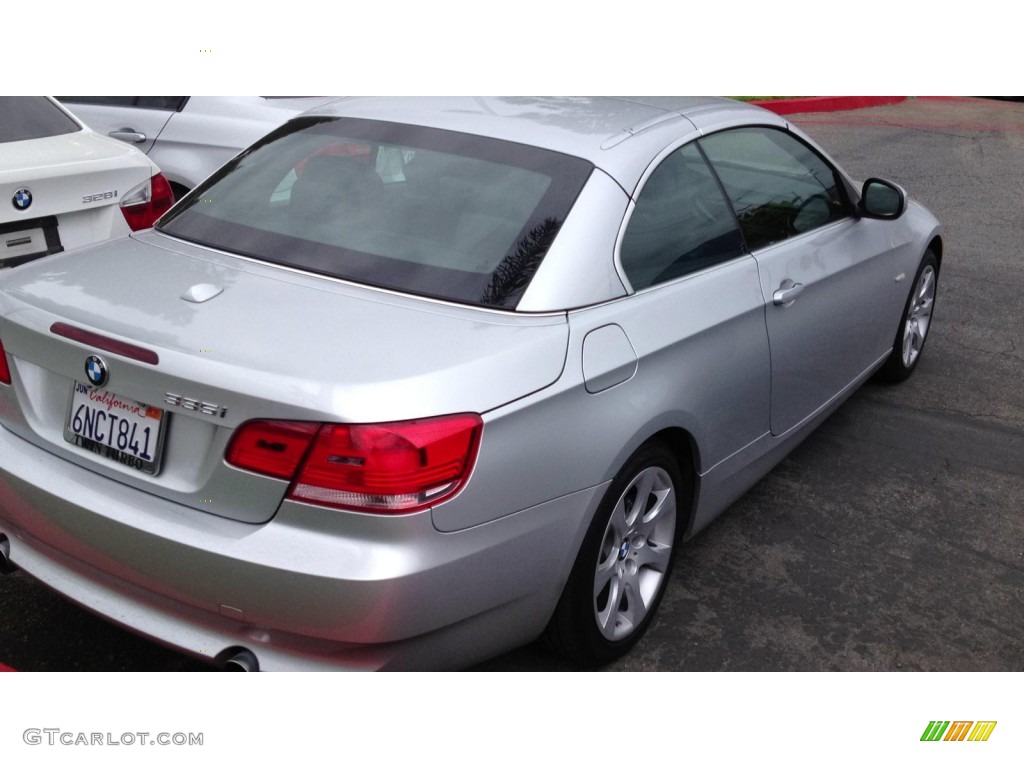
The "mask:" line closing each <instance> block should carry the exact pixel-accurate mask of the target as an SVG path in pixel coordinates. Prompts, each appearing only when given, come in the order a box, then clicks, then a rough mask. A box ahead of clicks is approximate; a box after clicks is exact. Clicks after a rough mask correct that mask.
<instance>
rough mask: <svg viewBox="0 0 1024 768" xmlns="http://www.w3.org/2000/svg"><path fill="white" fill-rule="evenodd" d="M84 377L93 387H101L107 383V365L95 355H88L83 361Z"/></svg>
mask: <svg viewBox="0 0 1024 768" xmlns="http://www.w3.org/2000/svg"><path fill="white" fill-rule="evenodd" d="M85 377H86V378H87V379H89V383H90V384H92V385H93V386H94V387H102V386H103V385H104V384H106V383H107V364H106V363H104V362H103V359H102V358H101V357H98V356H97V355H89V357H87V358H86V359H85Z"/></svg>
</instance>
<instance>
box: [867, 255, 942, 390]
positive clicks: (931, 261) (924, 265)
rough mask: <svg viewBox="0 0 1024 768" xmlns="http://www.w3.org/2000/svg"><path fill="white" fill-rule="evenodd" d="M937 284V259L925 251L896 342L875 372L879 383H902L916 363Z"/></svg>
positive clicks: (929, 318) (922, 349) (930, 321)
mask: <svg viewBox="0 0 1024 768" xmlns="http://www.w3.org/2000/svg"><path fill="white" fill-rule="evenodd" d="M938 280H939V262H938V259H936V258H935V254H934V253H932V252H931V251H930V250H929V251H925V254H924V258H922V259H921V265H920V266H919V267H918V268H917V274H916V275H914V283H913V288H912V289H911V291H910V295H909V296H908V297H907V303H906V305H905V306H904V307H903V314H902V315H901V320H900V324H899V327H898V328H897V329H896V338H895V339H894V340H893V343H892V353H891V354H890V355H889V359H888V360H886V361H885V365H883V366H882V368H881V369H880V370H879V371H878V378H880V379H881V380H882V381H890V382H897V381H903V380H905V379H907V378H909V376H910V374H912V373H913V372H914V369H915V368H916V367H917V364H918V362H920V360H921V353H922V352H924V344H925V342H926V341H927V340H928V331H929V329H930V328H931V325H932V314H933V312H934V311H935V295H936V290H937V288H938Z"/></svg>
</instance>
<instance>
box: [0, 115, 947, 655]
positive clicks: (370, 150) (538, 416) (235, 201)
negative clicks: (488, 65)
mask: <svg viewBox="0 0 1024 768" xmlns="http://www.w3.org/2000/svg"><path fill="white" fill-rule="evenodd" d="M942 256H943V242H942V238H941V227H940V225H939V223H938V222H937V221H936V219H935V218H934V217H933V216H932V215H931V214H930V213H929V212H928V211H927V210H925V208H923V207H922V206H920V205H919V204H917V203H915V202H913V201H911V200H909V199H908V197H907V196H906V194H905V192H904V191H903V190H902V189H901V188H900V187H899V186H897V185H896V184H894V183H892V182H889V181H885V180H882V179H877V178H871V179H868V180H867V181H865V182H864V183H863V184H856V183H854V182H853V181H852V180H851V179H850V178H849V177H848V176H847V175H846V174H845V173H844V172H843V171H842V170H841V169H840V168H839V167H838V166H837V165H836V164H835V162H833V161H832V160H831V159H830V158H829V157H828V155H827V154H825V152H824V151H823V150H822V149H821V148H819V147H818V146H816V145H815V143H814V142H813V141H811V140H810V139H809V138H808V137H807V136H805V135H803V134H802V133H801V132H800V131H799V130H798V129H797V128H795V127H794V126H792V125H791V124H789V123H788V122H786V121H785V120H784V119H782V118H780V117H778V116H775V115H773V114H771V113H769V112H766V111H763V110H761V109H759V108H756V107H752V106H747V105H743V104H740V103H736V102H731V101H724V100H719V99H709V98H699V99H698V98H693V99H686V98H578V99H546V98H542V99H527V98H501V99H494V98H486V99H485V98H481V99H469V98H466V99H426V98H421V99H411V100H393V99H391V100H389V99H363V98H356V99H347V100H342V101H338V102H333V103H331V104H329V105H327V106H325V107H321V108H319V109H317V110H316V111H314V112H310V113H306V114H304V115H302V116H299V117H297V118H295V119H293V120H291V121H290V122H288V123H286V124H285V125H284V126H282V127H281V128H279V129H277V130H275V131H274V132H273V133H271V134H270V135H268V136H267V137H265V138H264V139H262V140H261V141H259V142H258V143H256V144H255V145H253V146H252V147H250V148H249V149H247V150H245V151H244V152H242V153H241V154H240V155H238V156H237V157H236V158H234V159H233V160H232V161H231V162H229V163H228V164H227V165H225V166H224V167H223V168H221V169H220V170H219V171H218V172H217V173H215V174H214V175H213V176H212V177H211V178H210V179H208V180H207V181H206V182H204V183H203V184H201V185H200V186H199V187H197V188H196V189H195V190H193V191H192V192H191V193H190V194H189V195H188V196H187V197H185V198H184V199H183V200H181V201H180V202H179V203H178V204H177V205H176V206H175V207H174V208H173V209H171V211H169V212H168V213H167V214H165V215H164V216H163V218H162V219H161V220H160V221H159V222H158V223H157V225H156V227H155V228H153V229H151V230H147V231H144V232H140V233H135V234H133V235H131V236H129V237H125V238H122V239H120V240H116V241H113V242H109V243H106V244H103V245H99V246H95V247H91V248H87V249H83V250H79V251H76V252H74V253H73V254H69V255H65V254H60V255H56V256H51V257H48V258H46V259H43V260H40V261H38V262H36V263H33V264H29V265H26V266H23V267H19V268H18V269H17V270H12V271H9V272H7V273H6V274H4V275H3V276H2V277H0V569H2V570H10V569H13V568H15V567H21V568H23V569H25V571H27V572H28V573H30V574H32V575H33V576H35V577H36V578H38V579H39V580H41V581H42V582H44V583H46V584H48V585H50V586H51V587H53V588H54V589H56V590H58V591H59V592H61V593H63V594H64V595H66V596H67V597H68V598H70V599H72V600H74V601H76V602H78V603H80V604H82V605H84V606H86V607H88V608H89V609H91V610H93V611H95V612H97V613H99V614H100V615H103V616H105V617H107V618H109V619H110V620H112V621H114V622H117V623H119V624H121V625H124V626H126V627H128V628H130V629H131V630H133V631H136V632H139V633H141V634H143V635H146V636H149V637H151V638H154V639H156V640H158V641H160V642H162V643H165V644H168V645H170V646H173V647H175V648H178V649H180V650H182V651H184V652H187V653H190V654H193V655H196V656H199V657H203V658H206V659H208V660H210V661H211V662H213V663H215V664H218V665H220V666H223V667H226V668H229V669H234V670H282V669H318V668H320V669H424V668H428V669H435V668H452V667H456V668H457V667H464V666H467V665H470V664H472V663H474V662H477V661H479V660H482V659H485V658H487V657H490V656H493V655H495V654H498V653H500V652H502V651H504V650H507V649H510V648H513V647H516V646H518V645H521V644H524V643H527V642H530V641H533V640H535V639H537V638H541V637H543V638H544V639H545V640H546V641H547V642H548V644H549V645H550V646H551V647H553V648H554V649H555V650H557V651H558V652H560V653H562V654H564V655H566V656H567V657H568V658H569V659H570V660H572V661H573V662H575V663H576V664H578V665H579V666H581V667H595V666H600V665H603V664H606V663H608V662H609V661H611V660H612V659H614V658H616V657H618V656H620V655H622V654H624V653H626V652H627V651H628V650H629V649H630V648H631V647H632V646H633V644H634V643H636V642H637V640H638V639H639V638H640V637H641V636H642V635H643V633H644V631H645V629H646V628H647V626H648V625H649V624H650V623H651V621H652V619H653V617H654V615H655V612H656V610H657V607H658V602H659V600H660V598H661V596H662V594H663V593H664V591H665V586H666V583H667V582H668V580H669V578H670V575H671V571H672V564H673V561H674V560H675V559H676V558H677V557H678V556H681V555H680V549H681V546H682V543H683V542H684V541H685V540H686V539H688V538H689V537H692V536H694V535H695V534H696V533H697V532H699V531H700V530H701V529H702V528H704V527H705V526H706V525H707V524H708V523H709V522H710V521H711V520H712V519H714V518H715V516H716V515H718V514H719V513H720V512H722V511H723V510H724V509H726V508H727V507H728V506H729V505H730V504H731V503H732V502H733V501H734V500H735V499H737V498H738V497H739V496H740V495H741V494H743V493H744V491H745V490H746V489H748V488H749V487H750V486H751V485H752V484H753V483H754V482H755V481H756V480H757V479H758V478H760V477H761V476H762V475H764V474H765V473H766V472H768V471H769V470H770V469H771V467H772V466H773V465H775V464H776V463H777V462H778V461H780V460H781V459H782V457H783V456H785V455H786V453H787V452H788V451H790V450H791V449H792V448H793V447H794V446H796V445H797V443H799V441H800V440H801V439H803V438H804V437H805V436H807V434H808V433H809V432H810V431H811V430H812V429H814V427H815V426H816V425H818V424H819V423H820V422H821V421H822V420H823V419H824V418H825V417H826V416H827V415H828V414H829V413H830V412H831V411H832V410H834V409H835V408H836V407H837V406H838V405H839V404H840V403H841V402H842V401H843V400H844V399H845V398H846V397H847V396H848V395H850V393H851V392H853V391H854V390H855V389H856V388H857V387H858V386H860V384H861V383H863V382H864V381H865V380H866V379H868V378H869V377H871V376H880V377H884V378H886V379H889V380H901V379H904V378H906V377H907V376H909V375H910V374H911V373H912V372H913V370H914V368H915V367H916V366H917V365H918V363H919V361H920V359H921V353H922V350H923V347H924V343H925V339H926V338H927V333H928V329H929V325H930V323H931V318H932V313H933V309H934V301H935V296H936V284H937V278H938V275H939V271H940V267H941V263H942ZM683 556H685V550H683Z"/></svg>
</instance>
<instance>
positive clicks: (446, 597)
mask: <svg viewBox="0 0 1024 768" xmlns="http://www.w3.org/2000/svg"><path fill="white" fill-rule="evenodd" d="M603 489H604V488H603V486H598V487H595V488H591V489H588V490H585V491H580V492H577V493H574V494H570V495H568V496H564V497H562V498H560V499H556V500H553V501H550V502H547V503H545V504H541V505H538V506H536V507H532V508H531V509H528V510H524V511H522V512H519V513H516V514H513V515H508V516H506V517H503V518H501V519H499V520H496V521H494V522H492V523H488V524H486V525H480V526H476V527H474V528H470V529H467V530H464V531H460V532H458V533H440V532H438V531H437V530H436V529H435V528H434V526H433V524H432V521H431V516H430V513H429V512H424V513H419V514H414V515H407V516H401V517H393V518H388V517H383V516H376V515H361V514H355V513H342V512H337V511H333V510H325V509H321V508H318V507H313V506H307V505H301V504H294V503H287V502H286V503H285V504H284V505H283V506H282V508H281V509H280V511H279V512H278V514H277V515H276V516H275V517H274V518H273V519H272V520H271V521H269V522H267V523H264V524H261V525H250V524H246V523H239V522H236V521H232V520H227V519H224V518H220V517H217V516H216V515H213V514H207V513H203V512H200V511H197V510H194V509H191V508H188V507H184V506H181V505H177V504H174V503H172V502H168V501H165V500H163V499H160V498H157V497H155V496H152V495H150V494H147V493H144V492H142V491H138V490H136V489H133V488H130V487H127V486H124V485H122V484H120V483H117V482H115V481H112V480H109V479H107V478H104V477H101V476H99V475H96V474H94V473H92V472H89V471H88V470H85V469H83V468H80V467H78V466H75V465H73V464H70V463H68V462H66V461H64V460H62V459H59V458H57V457H56V456H53V455H51V454H49V453H47V452H46V451H44V450H41V449H39V448H37V447H35V446H34V445H32V444H30V443H28V442H26V441H24V440H23V439H21V438H19V437H17V436H16V435H14V434H12V433H11V432H9V431H7V430H5V429H2V428H0V533H2V534H4V535H6V536H7V537H8V538H9V539H10V548H11V551H10V556H11V559H12V560H13V561H14V562H15V563H17V564H18V565H19V566H21V567H22V568H23V569H24V570H25V571H27V572H28V573H30V574H32V575H33V576H35V577H36V578H38V579H39V580H40V581H42V582H44V583H45V584H47V585H49V586H51V587H52V588H54V589H56V590H57V591H59V592H61V593H63V594H64V595H66V596H67V597H69V598H71V599H72V600H74V601H75V602H78V603H80V604H81V605H83V606H85V607H86V608H88V609H90V610H92V611H95V612H96V613H98V614H100V615H102V616H104V617H106V618H108V619H110V620H112V621H114V622H116V623H118V624H121V625H123V626H125V627H127V628H129V629H131V630H133V631H135V632H138V633H140V634H143V635H146V636H149V637H151V638H154V639H156V640H158V641H160V642H162V643H164V644H167V645H170V646H172V647H174V648H177V649H179V650H182V651H185V652H188V653H191V654H193V655H196V656H200V657H205V658H207V659H211V660H213V659H216V658H218V657H219V656H220V654H222V652H223V651H224V650H225V649H227V648H232V647H238V646H241V647H245V648H248V649H249V650H251V651H252V652H253V653H255V654H256V656H257V658H258V659H259V662H260V667H261V668H262V669H267V670H271V669H298V668H303V669H311V668H318V667H323V668H335V669H339V668H341V669H386V668H400V669H414V668H437V667H458V666H465V665H467V664H471V663H473V662H475V661H478V660H481V659H484V658H487V657H488V656H491V655H494V654H496V653H500V652H502V651H503V650H506V649H508V648H512V647H515V646H517V645H519V644H522V643H524V642H528V641H529V640H531V639H533V638H534V637H536V636H537V635H538V634H539V633H540V631H541V630H542V629H543V627H544V624H545V623H546V621H547V618H548V617H549V616H550V614H551V612H552V610H553V609H554V606H555V603H556V602H557V599H558V596H559V593H560V591H561V587H562V584H563V583H564V580H565V578H566V577H567V575H568V572H569V569H570V568H571V567H572V561H573V558H574V556H575V552H576V550H577V548H578V544H579V540H580V538H581V537H582V532H583V529H584V527H585V522H586V521H587V520H589V517H590V514H591V513H592V511H593V509H594V507H595V506H596V504H597V503H598V502H599V500H600V497H601V493H602V492H603Z"/></svg>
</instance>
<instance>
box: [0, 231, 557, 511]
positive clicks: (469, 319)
mask: <svg viewBox="0 0 1024 768" xmlns="http://www.w3.org/2000/svg"><path fill="white" fill-rule="evenodd" d="M196 286H213V288H196ZM0 288H2V292H0V340H2V342H3V344H4V347H5V348H6V352H7V355H8V359H9V360H10V362H11V367H12V369H13V373H14V379H15V381H14V387H13V390H14V393H15V394H16V397H17V400H16V402H12V401H11V397H10V396H11V394H12V393H11V392H9V391H5V392H4V393H2V396H3V397H7V398H8V402H6V403H0V406H2V408H0V423H3V424H4V425H5V426H6V427H8V428H9V429H11V430H12V431H14V432H16V433H18V434H20V435H21V436H22V437H25V438H26V439H28V440H30V441H32V442H34V443H35V444H37V445H40V446H42V447H45V448H47V449H48V450H51V451H54V452H56V453H59V454H61V455H64V456H66V457H67V458H68V459H69V460H72V461H75V462H77V463H79V464H83V465H86V466H89V467H90V468H92V469H94V470H95V471H97V472H100V473H102V474H105V475H107V476H110V477H115V478H116V479H118V480H120V481H122V482H126V483H129V484H131V485H133V486H136V487H140V488H144V489H146V490H148V491H150V492H152V493H156V494H158V495H161V496H164V497H165V498H170V499H173V500H176V501H178V502H180V503H185V504H189V505H190V506H193V507H195V508H197V509H203V510H204V511H208V512H212V513H215V514H220V515H222V516H225V517H231V518H233V519H239V520H245V521H249V522H262V521H264V520H267V519H269V518H270V517H271V516H272V515H273V513H274V511H275V510H276V508H277V506H278V505H279V503H280V501H281V499H282V498H283V494H284V493H285V491H286V490H287V485H288V484H287V482H285V481H280V480H273V479H270V478H263V477H257V476H255V475H252V474H250V473H247V472H242V471H240V470H236V469H233V468H231V467H228V466H227V465H226V464H224V462H223V461H222V458H223V455H224V449H225V448H226V446H227V443H228V441H229V439H230V437H231V434H232V432H233V430H234V428H235V427H237V426H238V425H239V424H241V423H243V422H245V421H248V420H250V419H301V420H312V421H339V422H351V423H367V422H381V421H397V420H403V419H411V418H421V417H426V416H433V415H440V414H445V413H457V412H476V413H484V412H486V411H488V410H491V409H493V408H496V407H498V406H500V405H503V404H504V403H507V402H509V401H511V400H515V399H517V398H520V397H523V396H525V395H527V394H529V393H531V392H534V391H536V390H539V389H542V388H544V387H546V386H548V385H549V384H551V383H553V382H554V381H555V380H556V379H557V378H558V376H559V375H560V374H561V371H562V367H563V364H564V361H565V353H566V347H567V341H568V328H567V324H566V321H565V317H564V315H554V316H516V315H511V314H508V313H497V312H488V311H484V310H477V309H472V308H463V307H458V306H451V305H445V304H441V303H438V302H430V301H425V300H420V299H416V298H413V297H407V296H401V295H396V294H391V293H387V292H382V291H375V290H372V289H367V288H362V287H359V286H352V285H347V284H344V283H341V282H339V281H334V280H329V279H324V278H320V277H317V276H313V275H309V274H305V273H302V272H298V271H295V270H288V269H282V268H278V267H273V266H270V265H267V264H263V263H260V262H255V261H251V260H248V259H243V258H237V257H233V256H230V255H227V254H223V253H219V252H215V251H211V250H208V249H204V248H200V247H197V246H192V245H189V244H186V243H183V242H181V241H178V240H175V239H173V238H170V237H167V236H165V235H161V234H159V233H155V232H147V233H142V234H140V235H134V236H132V237H130V238H124V239H122V240H118V241H114V242H111V243H106V244H103V245H100V246H95V247H92V248H87V249H84V250H81V251H79V252H77V253H76V254H74V255H73V256H72V257H70V258H67V257H64V256H57V257H51V258H50V259H47V260H46V261H45V262H39V263H36V264H31V265H27V266H26V267H23V268H21V269H19V270H16V271H15V272H13V273H9V274H8V275H5V276H4V277H3V279H2V280H0ZM218 289H220V292H219V293H217V294H216V295H214V296H213V297H212V298H209V299H208V300H206V301H200V302H194V301H187V300H185V299H183V298H182V296H183V295H184V294H186V293H188V292H189V291H190V290H191V292H192V294H193V298H203V296H204V295H205V294H207V293H210V292H213V291H217V290H218ZM55 322H63V323H66V324H68V325H70V326H73V327H75V328H78V329H82V330H85V331H87V332H91V333H96V334H102V335H103V336H105V337H109V338H111V339H114V340H117V341H124V342H128V343H131V344H134V345H138V346H140V347H144V348H145V349H147V350H150V351H152V352H154V353H156V354H157V355H158V357H159V362H158V363H157V364H156V365H151V364H147V363H145V362H140V361H136V360H131V359H126V358H125V357H123V356H122V355H118V354H115V353H111V352H105V351H100V350H98V349H97V348H96V347H95V346H90V345H89V344H84V343H80V342H77V341H71V340H69V339H67V338H64V337H62V336H59V335H55V334H54V333H53V332H52V331H51V327H52V325H53V323H55ZM94 353H96V354H99V355H100V356H101V357H102V358H103V359H104V361H105V362H106V364H107V368H108V371H109V380H108V382H107V383H106V386H105V389H106V390H109V391H110V392H112V393H115V394H116V395H117V396H119V397H122V398H125V399H130V400H134V401H138V402H140V403H144V404H147V405H150V406H156V407H159V408H162V409H164V410H165V411H166V412H167V414H168V416H167V423H166V433H165V434H166V443H165V445H164V451H163V463H162V467H161V469H160V471H159V473H158V474H157V475H155V476H151V475H147V474H144V473H142V472H139V471H137V470H136V469H133V468H131V467H122V466H120V465H119V464H117V463H115V462H114V461H111V460H110V459H109V458H107V457H105V456H97V455H94V454H92V453H91V452H89V451H88V450H85V449H83V448H80V447H78V446H76V445H72V444H71V443H69V442H67V441H66V440H65V439H64V435H63V430H64V426H65V422H66V421H67V418H68V413H69V407H70V404H71V391H72V389H73V387H74V382H75V381H79V382H85V370H84V366H85V362H86V358H87V357H88V356H89V355H91V354H94ZM0 389H10V388H0ZM169 395H173V396H177V397H178V398H179V400H178V401H177V404H170V403H167V402H166V401H167V400H168V396H169ZM183 399H184V400H190V401H193V402H195V403H199V404H202V405H203V406H207V407H205V408H198V407H197V406H194V407H191V408H190V407H189V406H188V405H187V404H186V405H184V406H183V405H182V403H183ZM172 403H173V400H172ZM214 406H215V407H214Z"/></svg>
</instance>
